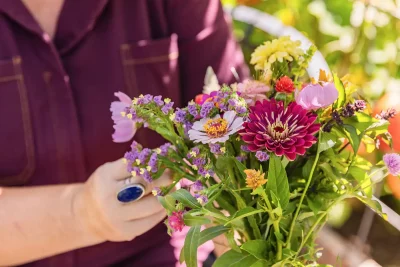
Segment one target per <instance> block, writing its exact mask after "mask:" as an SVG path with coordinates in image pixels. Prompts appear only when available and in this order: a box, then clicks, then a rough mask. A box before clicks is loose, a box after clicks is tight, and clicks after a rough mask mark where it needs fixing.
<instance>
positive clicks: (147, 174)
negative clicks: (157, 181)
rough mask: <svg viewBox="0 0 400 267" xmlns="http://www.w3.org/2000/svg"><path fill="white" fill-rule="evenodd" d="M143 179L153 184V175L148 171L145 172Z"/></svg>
mask: <svg viewBox="0 0 400 267" xmlns="http://www.w3.org/2000/svg"><path fill="white" fill-rule="evenodd" d="M142 177H143V180H145V181H146V182H148V183H151V182H153V178H151V175H150V173H149V172H148V171H147V170H144V172H143V174H142Z"/></svg>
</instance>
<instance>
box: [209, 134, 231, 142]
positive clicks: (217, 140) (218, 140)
mask: <svg viewBox="0 0 400 267" xmlns="http://www.w3.org/2000/svg"><path fill="white" fill-rule="evenodd" d="M228 139H229V135H228V134H226V135H224V136H222V137H220V138H214V139H211V140H210V142H211V143H213V144H215V143H219V142H221V143H222V142H225V141H226V140H228Z"/></svg>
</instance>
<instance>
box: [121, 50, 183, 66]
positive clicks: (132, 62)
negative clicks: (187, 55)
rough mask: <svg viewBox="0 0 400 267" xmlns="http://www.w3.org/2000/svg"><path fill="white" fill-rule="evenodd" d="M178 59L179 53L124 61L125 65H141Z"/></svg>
mask: <svg viewBox="0 0 400 267" xmlns="http://www.w3.org/2000/svg"><path fill="white" fill-rule="evenodd" d="M178 57H179V52H172V53H169V54H167V55H163V56H157V57H147V58H139V59H128V60H126V61H125V64H127V65H141V64H149V63H157V62H163V61H168V60H174V59H177V58H178Z"/></svg>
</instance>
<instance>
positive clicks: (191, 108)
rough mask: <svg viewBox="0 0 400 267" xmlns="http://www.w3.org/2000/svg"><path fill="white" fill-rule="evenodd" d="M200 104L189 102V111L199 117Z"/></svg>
mask: <svg viewBox="0 0 400 267" xmlns="http://www.w3.org/2000/svg"><path fill="white" fill-rule="evenodd" d="M198 106H199V105H197V104H196V103H189V105H188V111H189V113H190V115H192V116H193V117H197V116H198V115H199V111H198Z"/></svg>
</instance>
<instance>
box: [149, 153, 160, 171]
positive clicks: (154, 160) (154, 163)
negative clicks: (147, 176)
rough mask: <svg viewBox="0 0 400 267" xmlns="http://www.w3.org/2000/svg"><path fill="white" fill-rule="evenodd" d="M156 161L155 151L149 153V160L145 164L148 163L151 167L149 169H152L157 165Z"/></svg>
mask: <svg viewBox="0 0 400 267" xmlns="http://www.w3.org/2000/svg"><path fill="white" fill-rule="evenodd" d="M157 163H158V156H157V153H153V154H151V156H150V159H149V162H148V163H147V165H149V166H150V167H151V169H154V168H156V167H157Z"/></svg>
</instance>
